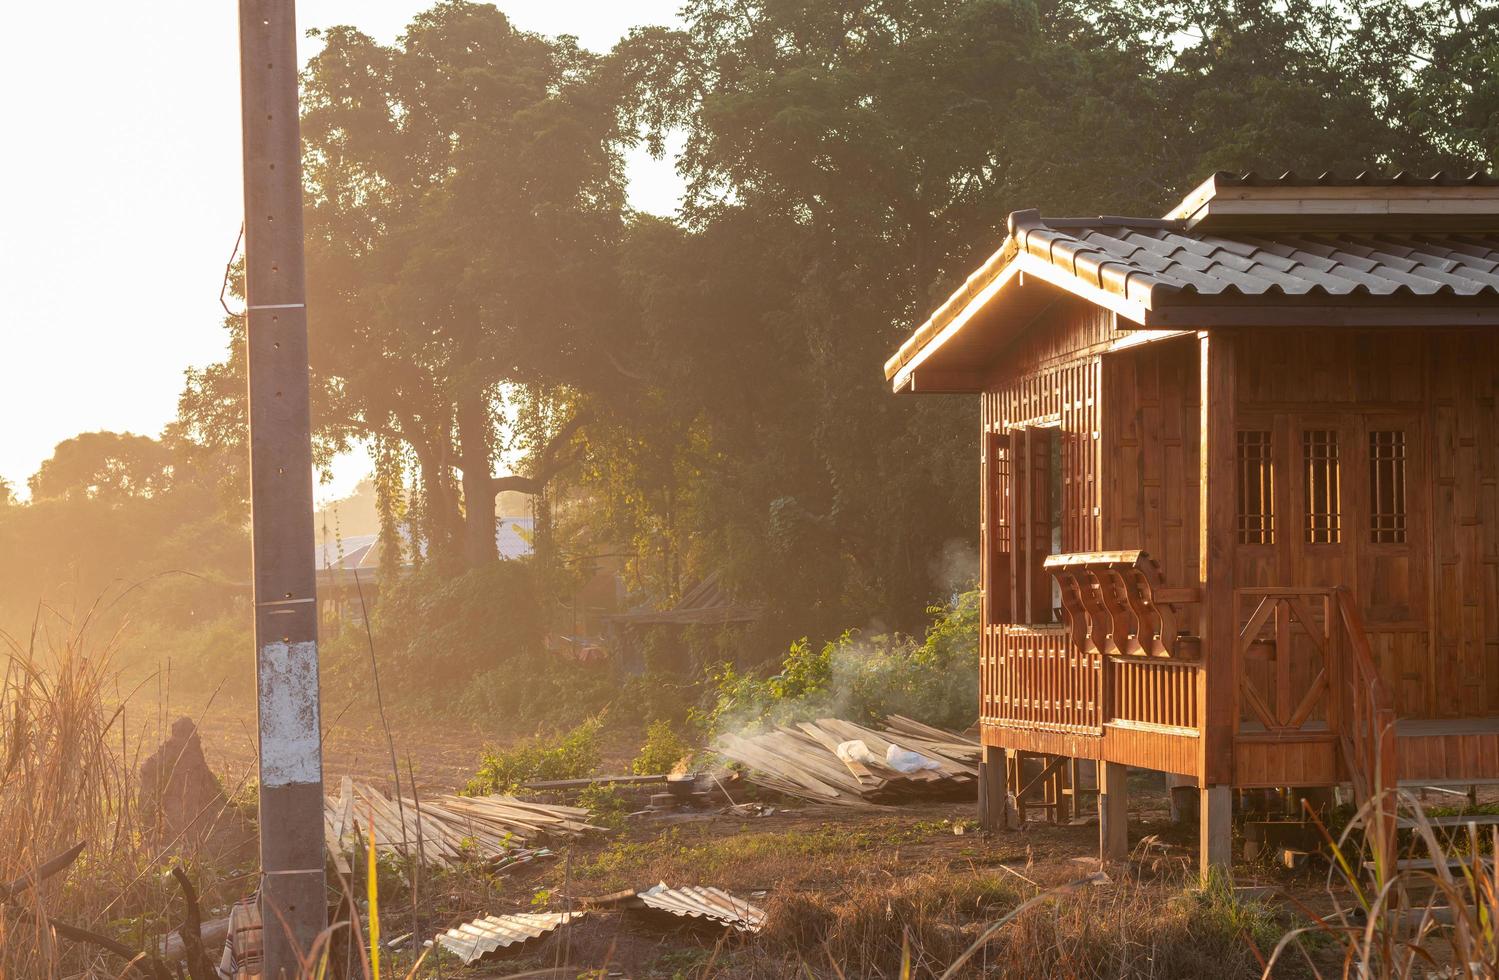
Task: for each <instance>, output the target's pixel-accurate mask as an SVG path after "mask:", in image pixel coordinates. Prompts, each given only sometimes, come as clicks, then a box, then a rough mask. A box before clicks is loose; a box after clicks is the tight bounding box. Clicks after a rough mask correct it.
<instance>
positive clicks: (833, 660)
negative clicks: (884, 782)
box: [701, 590, 979, 732]
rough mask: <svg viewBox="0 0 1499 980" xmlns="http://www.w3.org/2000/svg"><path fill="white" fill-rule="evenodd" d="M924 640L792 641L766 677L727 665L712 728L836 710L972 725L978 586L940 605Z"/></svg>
mask: <svg viewBox="0 0 1499 980" xmlns="http://www.w3.org/2000/svg"><path fill="white" fill-rule="evenodd" d="M931 611H932V613H933V614H934V617H935V618H934V619H933V621H932V623H931V625H930V627H929V628H928V629H927V632H926V636H925V638H924V639H923V640H922V641H921V642H919V643H918V642H916V641H915V640H913V639H911V638H910V637H905V636H900V635H887V636H871V637H866V636H863V635H861V634H859V633H856V632H854V631H847V632H845V633H844V634H843V635H842V636H840V637H839V638H838V639H837V640H833V641H831V642H828V643H825V644H822V645H821V646H820V647H819V646H815V645H813V644H811V643H809V642H807V640H805V639H803V640H800V641H798V642H797V643H794V644H792V646H791V650H790V652H789V653H788V654H787V655H786V658H785V660H783V661H782V663H781V670H780V672H779V673H777V674H775V675H774V676H771V677H763V678H762V677H759V676H756V675H755V674H754V673H750V672H741V671H738V670H735V669H734V668H733V667H731V666H728V665H725V666H723V667H721V668H720V669H719V671H718V672H717V674H716V675H715V678H714V682H715V692H714V700H713V704H712V706H711V708H709V709H708V711H707V712H706V713H705V714H704V715H703V717H702V719H701V721H702V723H703V726H704V727H705V728H706V729H707V730H709V731H710V732H722V731H736V730H739V729H742V728H748V727H758V726H761V725H766V724H786V723H789V722H794V721H798V720H805V719H813V718H817V717H827V716H830V715H831V716H836V717H843V718H850V719H854V720H877V719H879V718H881V717H883V716H885V715H888V714H891V713H899V714H904V715H909V716H910V717H912V718H915V719H917V720H920V721H925V722H927V723H929V724H933V725H939V726H945V727H948V728H958V729H961V728H965V727H967V726H968V725H969V724H970V723H971V722H972V721H973V716H974V711H975V707H976V705H977V704H978V670H977V656H978V614H979V597H978V592H977V591H976V590H975V591H970V592H965V593H963V594H962V595H960V596H958V597H957V598H956V599H955V600H954V601H953V602H952V603H951V604H950V605H948V606H941V607H933V609H932V610H931Z"/></svg>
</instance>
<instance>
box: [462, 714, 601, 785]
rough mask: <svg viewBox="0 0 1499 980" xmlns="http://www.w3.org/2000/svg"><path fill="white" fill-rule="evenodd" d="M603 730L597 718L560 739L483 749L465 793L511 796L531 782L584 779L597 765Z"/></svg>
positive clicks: (544, 738) (542, 739)
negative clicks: (508, 794) (505, 747)
mask: <svg viewBox="0 0 1499 980" xmlns="http://www.w3.org/2000/svg"><path fill="white" fill-rule="evenodd" d="M603 728H604V716H603V715H602V714H598V715H594V716H593V717H592V718H589V719H588V720H587V721H585V722H583V723H582V724H581V725H578V726H577V727H576V728H574V729H572V730H571V731H569V732H567V733H566V734H564V735H561V736H554V737H551V738H546V737H542V736H537V737H536V738H532V739H528V740H526V741H524V742H521V743H519V744H518V745H515V746H514V747H512V748H508V749H500V748H495V747H489V748H486V749H485V750H484V752H483V755H482V756H481V757H480V761H479V771H478V772H477V773H475V774H474V777H473V778H472V779H470V780H469V781H468V789H467V792H468V793H469V795H471V796H483V795H485V794H488V793H514V792H515V791H516V790H518V789H519V788H520V785H521V784H522V783H526V782H530V781H532V780H541V779H577V778H580V777H583V776H587V775H589V774H590V773H592V772H593V770H594V769H595V768H596V767H597V766H598V764H599V759H600V741H601V739H600V735H601V733H602V731H603Z"/></svg>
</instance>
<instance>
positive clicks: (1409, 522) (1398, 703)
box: [1351, 412, 1483, 716]
mask: <svg viewBox="0 0 1499 980" xmlns="http://www.w3.org/2000/svg"><path fill="white" fill-rule="evenodd" d="M1357 437H1358V443H1357V446H1356V453H1357V457H1356V461H1355V462H1356V466H1357V469H1356V471H1355V472H1353V473H1352V474H1351V475H1352V476H1353V477H1354V478H1355V479H1357V480H1358V487H1359V491H1360V492H1359V493H1357V494H1354V495H1353V497H1352V500H1351V504H1352V508H1353V511H1352V516H1353V529H1354V531H1355V539H1356V541H1357V545H1358V585H1359V587H1358V592H1357V595H1358V600H1359V605H1360V607H1361V608H1362V611H1363V614H1364V622H1365V625H1366V626H1367V627H1368V631H1369V645H1370V648H1371V650H1372V651H1373V653H1374V658H1375V661H1376V663H1377V664H1378V665H1379V669H1380V674H1381V675H1382V676H1383V677H1384V679H1385V683H1386V684H1388V685H1389V687H1390V691H1391V693H1392V694H1393V695H1394V697H1395V709H1396V711H1397V712H1399V713H1400V714H1401V715H1405V716H1443V715H1446V716H1456V715H1464V714H1480V713H1482V708H1483V705H1482V693H1481V678H1479V679H1478V681H1477V682H1475V683H1474V684H1473V685H1472V689H1473V693H1474V696H1473V697H1468V696H1467V694H1466V693H1465V692H1466V691H1467V690H1468V684H1467V682H1468V681H1469V680H1471V679H1470V678H1465V677H1462V676H1460V673H1461V672H1460V671H1459V669H1458V665H1456V664H1443V663H1438V662H1434V660H1433V658H1432V656H1431V644H1430V635H1431V634H1430V630H1431V620H1430V614H1431V612H1430V611H1431V601H1430V582H1431V568H1430V563H1431V544H1432V535H1431V527H1430V515H1429V503H1428V501H1427V493H1426V486H1427V473H1426V460H1427V455H1426V437H1425V430H1424V427H1423V426H1422V424H1421V418H1420V416H1419V415H1417V414H1415V413H1404V412H1366V413H1362V414H1361V415H1359V416H1358V433H1357Z"/></svg>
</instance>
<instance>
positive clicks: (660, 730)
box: [630, 720, 692, 776]
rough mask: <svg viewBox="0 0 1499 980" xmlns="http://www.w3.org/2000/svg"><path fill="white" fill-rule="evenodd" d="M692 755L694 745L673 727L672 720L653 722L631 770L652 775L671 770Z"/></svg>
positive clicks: (640, 774)
mask: <svg viewBox="0 0 1499 980" xmlns="http://www.w3.org/2000/svg"><path fill="white" fill-rule="evenodd" d="M690 755H692V746H690V745H688V744H687V743H686V742H685V741H683V739H682V737H681V736H679V735H678V734H677V733H676V730H675V729H673V728H672V727H671V722H669V721H664V720H658V721H653V722H651V727H650V728H648V729H647V730H646V733H645V744H644V745H642V746H641V747H640V754H639V755H638V756H636V757H635V761H634V762H632V763H631V764H630V770H631V771H632V772H634V773H635V774H636V775H639V776H650V775H654V774H655V773H659V772H667V773H669V772H671V771H672V770H673V769H675V768H676V767H677V764H678V763H679V762H681V761H682V760H683V759H686V758H687V757H689V756H690Z"/></svg>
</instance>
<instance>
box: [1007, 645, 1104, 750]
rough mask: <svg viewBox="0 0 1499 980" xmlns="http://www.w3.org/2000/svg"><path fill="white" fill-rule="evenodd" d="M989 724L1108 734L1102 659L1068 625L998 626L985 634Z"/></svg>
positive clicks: (1041, 729)
mask: <svg viewBox="0 0 1499 980" xmlns="http://www.w3.org/2000/svg"><path fill="white" fill-rule="evenodd" d="M985 633H986V635H985V637H984V642H985V646H986V648H987V649H986V651H985V656H984V666H983V671H984V673H983V677H982V682H981V683H982V696H983V710H984V714H985V720H986V721H988V722H990V723H992V724H999V725H1015V726H1019V727H1023V728H1033V729H1037V730H1040V731H1058V732H1073V733H1077V734H1091V735H1096V734H1098V733H1099V732H1101V731H1102V724H1103V720H1102V719H1103V704H1102V697H1101V695H1102V692H1103V686H1102V677H1101V659H1102V658H1100V657H1099V656H1097V655H1095V654H1088V653H1084V652H1083V651H1081V650H1079V649H1078V648H1077V646H1076V644H1074V643H1072V642H1071V637H1070V636H1069V635H1068V633H1067V630H1066V628H1065V627H1062V626H994V627H990V629H989V630H986V631H985Z"/></svg>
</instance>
